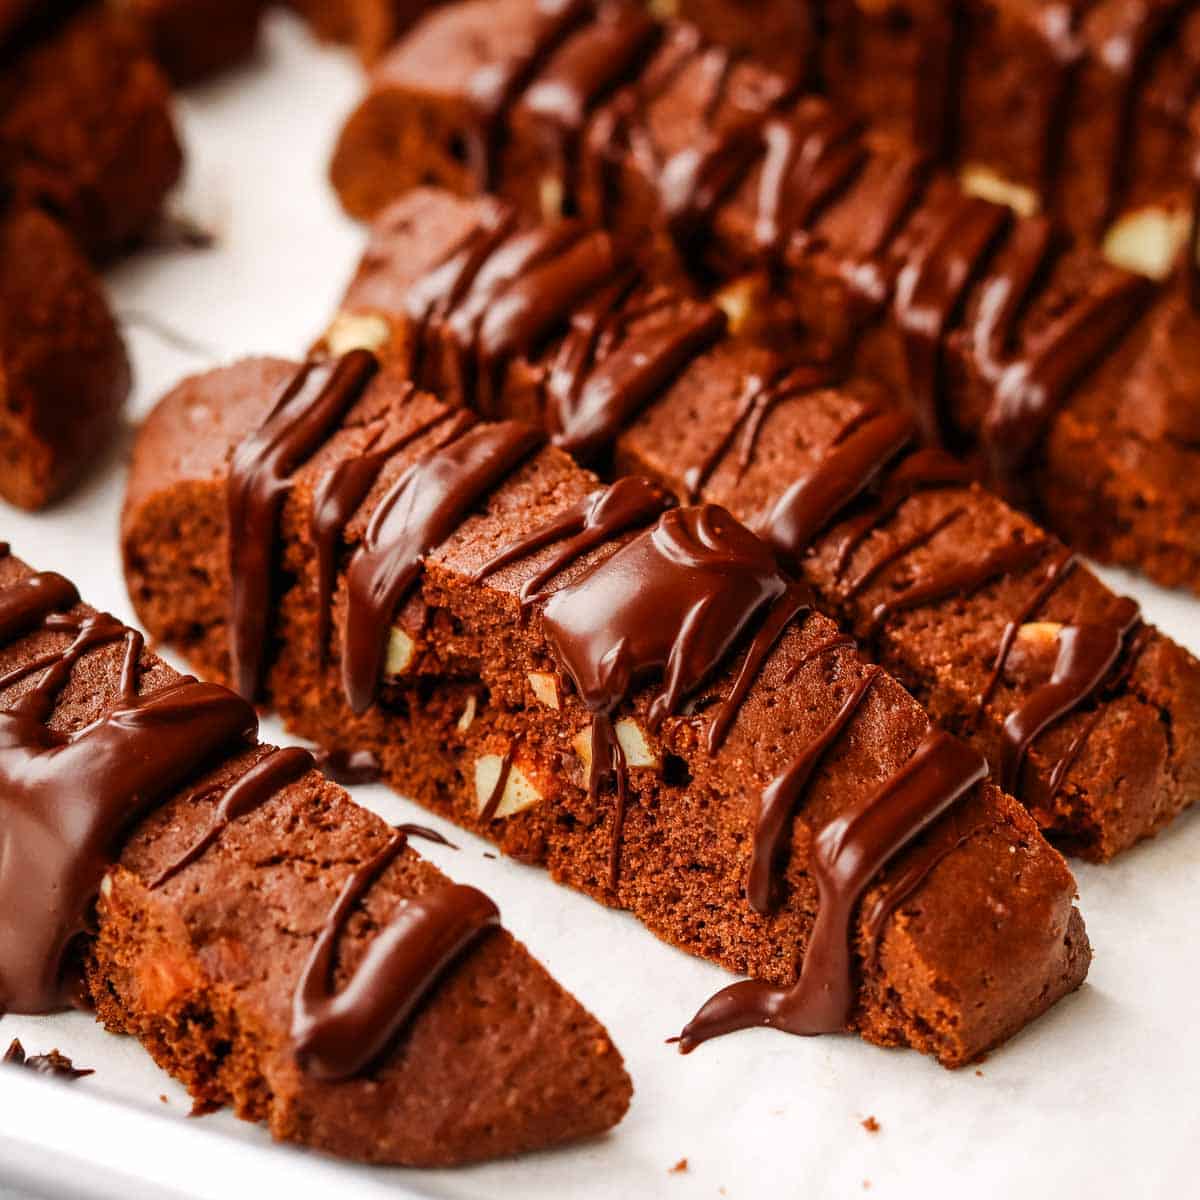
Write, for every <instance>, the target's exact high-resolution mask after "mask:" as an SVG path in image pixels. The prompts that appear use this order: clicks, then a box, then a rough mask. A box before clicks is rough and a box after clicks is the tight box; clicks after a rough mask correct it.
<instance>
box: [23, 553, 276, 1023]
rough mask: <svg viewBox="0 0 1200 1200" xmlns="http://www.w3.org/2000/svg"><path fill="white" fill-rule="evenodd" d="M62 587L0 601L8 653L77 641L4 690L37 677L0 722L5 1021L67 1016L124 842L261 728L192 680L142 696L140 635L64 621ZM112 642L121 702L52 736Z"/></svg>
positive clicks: (35, 579)
mask: <svg viewBox="0 0 1200 1200" xmlns="http://www.w3.org/2000/svg"><path fill="white" fill-rule="evenodd" d="M47 579H50V580H51V581H52V582H50V583H47V582H45V581H46V580H47ZM64 584H65V581H63V580H61V577H56V576H51V577H47V576H32V577H29V578H28V579H26V580H24V581H22V582H21V583H18V584H16V585H13V586H10V587H8V588H6V589H4V591H3V592H0V640H4V641H9V640H11V639H12V638H13V637H14V636H20V635H21V634H22V633H28V632H32V631H33V630H34V629H37V628H45V629H47V630H50V631H53V632H56V633H62V634H65V635H68V636H69V641H68V643H67V644H66V645H64V646H63V647H62V648H61V649H59V650H58V651H55V652H52V653H49V654H46V655H44V656H42V657H40V658H39V659H37V660H36V661H35V662H34V663H31V664H29V665H28V666H26V667H21V668H17V669H14V670H13V671H11V672H9V673H8V675H7V676H6V677H5V678H4V679H3V680H2V681H0V687H3V688H8V687H10V686H12V685H13V684H15V683H17V682H19V681H20V680H21V679H23V678H27V677H29V676H36V681H35V683H34V685H33V686H32V687H31V688H29V689H27V690H25V691H24V692H23V693H22V694H21V695H20V696H19V697H18V698H16V699H15V700H12V701H11V702H10V703H9V704H8V706H7V707H6V708H5V709H4V710H3V711H0V808H2V809H3V821H2V822H0V826H2V828H3V841H4V852H3V854H0V911H3V913H4V921H3V922H2V923H0V1008H2V1009H3V1010H4V1011H9V1012H23V1013H41V1012H49V1011H52V1010H54V1009H57V1008H61V1007H63V1006H64V1005H66V1004H67V1003H68V1001H69V998H70V995H71V990H72V986H71V981H70V980H68V979H67V978H66V975H65V972H66V970H67V967H68V964H69V961H70V958H71V953H72V947H73V943H74V941H75V939H76V938H77V937H78V936H79V935H80V934H82V933H84V932H85V931H86V930H87V928H88V924H89V917H90V913H91V909H92V904H93V903H94V901H95V899H96V897H97V895H98V893H99V890H100V882H101V880H102V879H103V878H104V876H105V874H106V873H107V872H108V870H109V869H110V867H111V866H112V865H113V862H114V861H115V859H116V857H117V855H118V854H119V852H120V846H121V841H122V838H123V835H124V834H125V833H126V832H127V831H128V830H129V829H130V828H131V827H132V826H133V825H134V824H135V823H136V821H137V820H138V819H139V818H140V817H142V816H144V815H145V814H146V813H147V812H149V811H150V810H151V809H153V808H154V807H155V806H156V805H158V804H160V803H162V802H163V801H164V800H166V799H167V798H168V797H169V796H170V795H171V794H172V793H174V792H175V791H177V790H178V789H179V788H180V787H181V786H183V785H184V784H186V783H187V781H188V780H189V779H191V778H193V777H195V776H196V775H197V774H199V773H200V772H201V771H202V770H203V769H205V768H206V767H207V766H209V765H211V764H212V763H213V761H214V760H215V759H216V758H217V757H218V756H219V755H220V754H222V753H226V752H228V751H229V750H230V749H233V748H235V747H237V746H238V745H240V744H243V743H245V742H246V741H247V740H249V739H250V738H252V737H253V736H254V733H255V730H256V728H257V721H256V718H255V716H254V711H253V709H251V708H250V706H249V705H248V704H247V703H246V702H245V701H244V700H241V699H240V698H239V697H237V696H235V695H234V694H233V693H232V692H229V691H227V690H226V689H224V688H221V687H217V686H216V685H213V684H206V683H197V682H196V681H195V680H194V679H190V678H184V679H182V680H179V681H178V682H176V683H173V684H170V685H168V686H166V687H164V688H161V689H158V690H156V691H154V692H151V693H149V694H147V695H139V694H138V690H137V675H138V660H139V657H140V655H141V651H142V639H141V636H140V635H139V634H137V633H135V632H134V631H133V630H130V629H127V628H126V627H125V626H123V625H122V624H121V623H120V622H118V621H117V620H116V619H115V618H113V617H110V616H108V615H107V614H104V613H98V614H91V615H86V616H82V617H78V618H76V617H72V616H70V615H67V614H63V613H62V612H61V610H62V608H64V607H65V606H67V605H69V604H70V603H71V602H72V601H73V600H74V596H73V594H72V593H73V592H74V589H73V588H70V589H69V585H67V587H64V586H63V585H64ZM68 589H69V590H68ZM35 601H36V602H37V603H36V605H35ZM14 614H15V615H14ZM117 641H122V642H124V644H125V657H124V663H123V667H122V671H121V689H120V695H119V696H118V698H117V699H116V701H115V702H114V703H113V705H112V706H111V707H110V708H109V709H108V710H107V711H106V712H104V713H103V714H102V715H101V716H100V717H98V718H97V719H96V720H95V721H93V722H91V723H90V724H88V725H86V726H84V727H82V728H80V729H76V730H71V731H63V730H59V729H56V728H52V727H51V726H50V724H49V721H50V718H51V716H52V714H53V711H54V706H55V703H56V700H57V697H58V695H59V693H60V692H61V691H62V689H63V688H64V687H65V686H66V685H67V683H68V682H69V680H70V677H71V672H72V669H73V667H74V665H75V664H76V663H77V662H78V661H79V659H80V658H81V657H82V656H83V655H84V654H85V653H86V652H87V651H89V650H91V649H94V648H96V647H98V646H102V645H105V644H107V643H111V642H117Z"/></svg>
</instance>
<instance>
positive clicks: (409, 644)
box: [383, 625, 417, 679]
mask: <svg viewBox="0 0 1200 1200" xmlns="http://www.w3.org/2000/svg"><path fill="white" fill-rule="evenodd" d="M416 655H417V647H416V643H415V642H414V641H413V640H412V638H410V637H409V636H408V634H407V633H405V632H404V630H403V629H400V628H399V627H398V626H395V625H393V626H392V631H391V633H390V634H388V645H387V658H386V659H385V660H384V663H383V674H384V677H385V678H387V679H392V678H394V677H395V676H397V675H403V674H404V673H405V671H407V670H408V669H409V667H411V666H412V664H413V659H414V658H416Z"/></svg>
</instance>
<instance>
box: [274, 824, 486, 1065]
mask: <svg viewBox="0 0 1200 1200" xmlns="http://www.w3.org/2000/svg"><path fill="white" fill-rule="evenodd" d="M405 844H406V839H405V836H404V834H403V833H397V834H395V835H394V836H393V837H392V838H391V839H390V840H389V841H388V843H387V845H386V846H384V847H383V849H382V850H380V852H379V853H378V854H377V855H375V857H374V858H372V859H371V860H370V861H369V862H367V863H365V864H364V865H363V866H361V867H359V868H358V870H356V871H354V872H353V873H352V874H351V875H350V877H349V878H348V879H347V880H346V883H345V885H344V886H343V888H342V891H341V894H340V895H339V896H338V899H337V901H336V903H335V904H334V906H333V908H332V909H331V910H330V912H329V915H328V917H326V919H325V924H324V926H323V927H322V929H321V932H320V934H319V935H318V937H317V940H316V943H315V944H314V946H313V948H312V953H311V954H310V955H309V958H308V961H307V963H306V964H305V966H304V970H303V971H302V972H301V975H300V979H299V980H298V982H297V984H296V991H295V995H294V997H293V1002H292V1030H291V1034H292V1045H293V1048H294V1052H295V1054H296V1057H297V1059H298V1060H299V1062H300V1063H301V1065H302V1066H303V1068H304V1070H305V1071H307V1072H308V1073H309V1074H310V1075H312V1076H314V1077H315V1078H317V1079H322V1080H327V1081H338V1080H344V1079H349V1078H352V1077H353V1076H355V1075H359V1074H362V1073H363V1072H365V1071H368V1070H369V1069H370V1067H371V1065H372V1064H373V1063H374V1062H375V1061H376V1060H378V1058H379V1056H380V1055H381V1054H382V1053H383V1051H384V1050H385V1049H386V1048H387V1046H388V1044H389V1043H390V1042H391V1041H392V1039H393V1038H394V1037H395V1036H396V1035H397V1034H398V1033H399V1032H400V1030H401V1029H402V1028H403V1027H404V1025H405V1024H406V1023H407V1022H408V1020H409V1019H410V1018H411V1017H412V1015H413V1012H414V1011H415V1009H416V1007H417V1005H418V1004H419V1003H420V1002H421V1000H422V999H423V998H424V997H425V996H426V995H427V994H428V993H429V991H430V989H431V988H432V987H433V986H434V985H435V984H436V983H437V982H438V980H439V979H440V978H441V977H442V976H443V975H444V974H445V973H446V971H447V970H448V969H449V967H450V966H451V965H452V964H453V963H454V962H455V960H456V959H458V958H459V957H460V956H461V955H462V953H463V952H464V951H465V950H466V949H467V948H468V947H469V946H471V945H472V944H473V943H475V942H476V941H478V939H479V938H480V937H481V936H482V935H483V934H484V933H485V932H487V931H488V930H489V929H492V928H494V927H495V926H496V925H497V923H498V922H499V919H500V914H499V912H498V911H497V909H496V906H495V905H494V904H493V903H492V901H491V900H489V899H488V897H487V896H485V895H484V894H483V893H482V892H480V891H477V890H476V889H475V888H472V887H465V886H463V885H461V884H445V885H443V886H440V887H436V888H434V889H433V890H431V891H428V892H426V893H425V894H423V895H421V896H417V897H414V898H412V899H409V900H405V901H403V902H402V903H400V904H399V905H398V906H397V908H396V911H395V912H394V913H393V915H392V917H391V918H390V920H389V921H388V923H387V924H386V925H385V926H384V927H383V928H382V929H381V930H380V931H379V932H378V933H377V934H376V935H375V937H374V939H373V940H372V942H371V944H370V946H369V947H368V948H367V951H366V953H365V954H364V956H363V958H362V961H361V962H360V963H359V964H358V966H357V967H356V968H355V970H354V973H353V974H352V975H351V977H350V980H349V981H348V982H347V983H346V985H345V987H343V988H342V990H341V991H340V992H337V993H335V992H334V991H333V978H334V968H335V961H336V953H337V943H338V939H339V938H340V937H341V935H342V932H343V931H344V930H345V928H346V925H347V923H348V922H349V920H350V917H351V915H352V913H353V911H354V908H355V906H356V905H357V904H358V902H359V901H360V900H361V899H362V897H363V896H364V895H365V894H366V892H367V891H368V890H369V889H370V888H371V886H372V885H373V884H374V883H375V882H376V880H377V879H378V878H379V877H380V875H382V874H383V872H384V871H385V870H386V869H387V868H388V867H389V866H390V865H391V864H392V862H393V861H394V860H395V859H396V857H397V856H398V855H399V854H400V852H401V851H402V850H403V849H404V847H405Z"/></svg>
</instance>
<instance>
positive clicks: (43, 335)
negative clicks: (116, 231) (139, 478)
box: [0, 209, 130, 509]
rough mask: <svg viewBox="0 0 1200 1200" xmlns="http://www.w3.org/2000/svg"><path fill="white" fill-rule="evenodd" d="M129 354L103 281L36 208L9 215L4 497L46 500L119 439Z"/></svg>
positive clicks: (0, 265)
mask: <svg viewBox="0 0 1200 1200" xmlns="http://www.w3.org/2000/svg"><path fill="white" fill-rule="evenodd" d="M129 384H130V372H129V362H128V359H127V357H126V354H125V345H124V342H123V341H122V339H121V335H120V332H119V331H118V329H117V326H116V323H115V322H114V320H113V317H112V313H111V312H110V311H109V308H108V301H107V298H106V297H105V294H104V288H103V285H102V284H101V282H100V280H99V279H97V278H96V276H95V274H94V273H93V271H92V268H91V267H90V266H89V265H88V263H87V262H86V261H85V260H84V259H83V257H82V256H81V255H80V253H79V251H78V250H77V249H76V248H75V246H74V244H73V243H72V242H71V239H70V238H69V237H68V236H67V234H66V233H65V232H64V231H63V230H62V228H60V227H59V226H58V225H57V224H55V222H54V221H53V220H51V218H50V217H48V216H45V215H44V214H42V213H40V212H37V211H36V210H33V209H26V210H23V211H17V212H12V213H9V214H8V215H6V216H4V217H2V218H0V496H2V497H3V498H4V499H5V500H7V501H9V503H11V504H17V505H19V506H20V507H22V508H29V509H35V508H41V507H42V506H43V505H45V504H48V503H50V502H51V501H53V500H55V499H57V498H58V497H59V496H61V495H62V494H63V493H64V492H66V491H67V490H68V489H69V488H70V487H71V486H72V485H73V484H74V483H75V482H76V481H77V480H78V479H79V478H80V476H81V475H82V474H83V473H84V471H85V470H86V469H87V468H88V467H89V466H90V465H91V464H93V463H94V462H95V461H96V456H97V454H98V453H99V452H101V451H102V450H103V449H104V448H105V447H106V446H107V445H108V444H109V443H110V442H111V441H112V439H113V435H114V433H115V432H116V429H117V424H118V421H119V418H120V413H121V408H122V406H123V405H124V403H125V397H126V395H127V393H128V391H129Z"/></svg>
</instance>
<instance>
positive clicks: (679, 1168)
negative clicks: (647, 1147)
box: [668, 1158, 688, 1175]
mask: <svg viewBox="0 0 1200 1200" xmlns="http://www.w3.org/2000/svg"><path fill="white" fill-rule="evenodd" d="M687 1169H688V1161H687V1159H686V1158H681V1159H680V1160H679V1161H678V1162H677V1163H676V1164H675V1165H674V1166H673V1167H671V1169H670V1170H669V1172H668V1174H670V1175H682V1174H683V1172H684V1171H686V1170H687Z"/></svg>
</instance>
